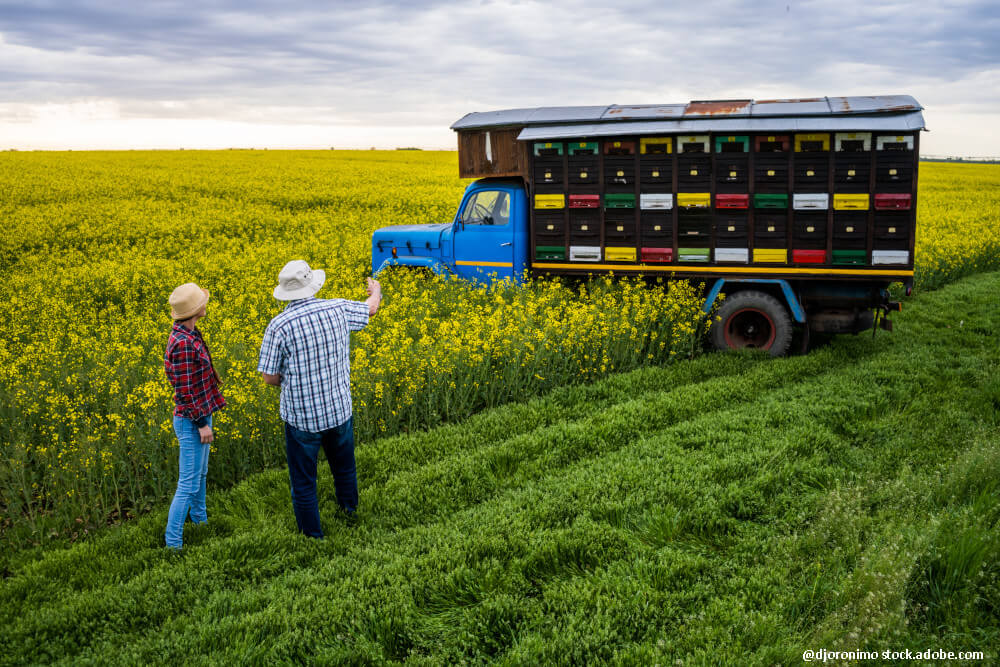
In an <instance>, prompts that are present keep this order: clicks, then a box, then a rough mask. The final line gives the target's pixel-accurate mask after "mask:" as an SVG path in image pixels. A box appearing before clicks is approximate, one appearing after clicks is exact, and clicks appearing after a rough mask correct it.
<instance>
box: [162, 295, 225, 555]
mask: <svg viewBox="0 0 1000 667" xmlns="http://www.w3.org/2000/svg"><path fill="white" fill-rule="evenodd" d="M207 303H208V290H206V289H202V288H200V287H198V286H197V285H195V284H194V283H185V284H183V285H181V286H180V287H178V288H177V289H175V290H174V291H173V292H172V293H171V294H170V308H171V312H170V315H171V317H173V318H174V327H173V329H172V330H171V331H170V338H169V339H168V340H167V351H166V354H164V356H163V366H164V368H165V369H166V372H167V379H168V380H170V384H171V385H173V387H174V406H175V407H174V432H175V433H176V434H177V441H178V442H179V443H180V474H179V475H178V479H177V491H176V493H174V500H173V502H172V503H170V513H169V514H168V515H167V532H166V544H167V546H168V547H170V548H173V549H180V548H181V546H182V544H183V537H184V521H185V519H187V517H188V513H189V512H190V515H191V520H192V521H193V522H195V523H204V522H206V521H208V514H207V511H206V509H205V478H206V476H207V475H208V452H209V449H211V443H212V441H213V440H214V439H215V434H214V433H213V432H212V413H214V412H216V411H217V410H219V409H221V408H223V407H225V405H226V399H224V398H223V397H222V392H220V391H219V376H218V374H217V373H216V372H215V367H214V366H213V365H212V356H211V355H210V354H209V352H208V346H207V345H206V344H205V339H203V338H202V337H201V332H200V331H198V329H196V328H195V324H196V323H197V322H198V320H200V319H201V318H203V317H205V305H206V304H207Z"/></svg>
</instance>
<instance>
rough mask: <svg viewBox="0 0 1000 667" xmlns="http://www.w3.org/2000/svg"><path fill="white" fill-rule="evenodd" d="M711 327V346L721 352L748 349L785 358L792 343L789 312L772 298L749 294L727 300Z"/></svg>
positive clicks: (738, 294) (741, 294)
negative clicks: (763, 351) (764, 351)
mask: <svg viewBox="0 0 1000 667" xmlns="http://www.w3.org/2000/svg"><path fill="white" fill-rule="evenodd" d="M716 314H717V315H718V317H719V319H718V320H716V321H715V322H713V323H712V328H711V330H710V331H711V336H712V344H713V345H714V346H715V348H716V349H719V350H737V349H741V348H745V347H749V348H755V349H758V350H766V351H767V352H769V353H770V354H771V356H772V357H783V356H785V354H786V353H787V352H788V346H789V345H790V344H791V342H792V320H791V318H790V317H789V316H788V310H787V309H786V308H785V307H784V306H783V305H782V303H781V302H780V301H778V300H777V299H775V298H774V297H773V296H771V295H770V294H765V293H764V292H757V291H754V290H748V291H745V292H737V293H736V294H734V295H732V296H727V297H726V299H725V300H724V301H723V302H722V306H721V307H720V308H719V310H718V312H717V313H716Z"/></svg>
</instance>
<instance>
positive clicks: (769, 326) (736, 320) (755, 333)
mask: <svg viewBox="0 0 1000 667" xmlns="http://www.w3.org/2000/svg"><path fill="white" fill-rule="evenodd" d="M723 326H724V327H725V329H724V331H723V333H724V334H725V338H726V345H728V346H729V347H730V348H732V349H737V348H743V347H753V348H757V349H759V350H769V349H771V345H773V344H774V337H775V335H776V333H777V330H776V328H775V326H774V320H772V319H771V317H770V316H769V315H768V314H767V313H765V312H763V311H760V310H756V309H754V308H744V309H743V310H737V311H736V312H735V313H733V314H732V315H730V316H729V319H728V320H726V321H725V322H724V323H723Z"/></svg>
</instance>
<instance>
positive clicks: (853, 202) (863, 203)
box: [833, 194, 868, 211]
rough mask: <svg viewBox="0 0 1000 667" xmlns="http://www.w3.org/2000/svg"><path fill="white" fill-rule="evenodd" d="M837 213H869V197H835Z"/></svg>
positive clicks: (834, 204) (834, 206)
mask: <svg viewBox="0 0 1000 667" xmlns="http://www.w3.org/2000/svg"><path fill="white" fill-rule="evenodd" d="M833 209H834V210H835V211H867V210H868V195H867V194H864V195H833Z"/></svg>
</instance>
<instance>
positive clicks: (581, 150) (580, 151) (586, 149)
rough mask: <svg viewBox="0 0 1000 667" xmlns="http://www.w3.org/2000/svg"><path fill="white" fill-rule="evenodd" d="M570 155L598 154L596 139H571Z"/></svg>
mask: <svg viewBox="0 0 1000 667" xmlns="http://www.w3.org/2000/svg"><path fill="white" fill-rule="evenodd" d="M569 154H570V155H597V142H596V141H571V142H570V143H569Z"/></svg>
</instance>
